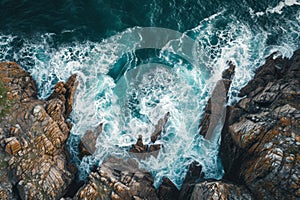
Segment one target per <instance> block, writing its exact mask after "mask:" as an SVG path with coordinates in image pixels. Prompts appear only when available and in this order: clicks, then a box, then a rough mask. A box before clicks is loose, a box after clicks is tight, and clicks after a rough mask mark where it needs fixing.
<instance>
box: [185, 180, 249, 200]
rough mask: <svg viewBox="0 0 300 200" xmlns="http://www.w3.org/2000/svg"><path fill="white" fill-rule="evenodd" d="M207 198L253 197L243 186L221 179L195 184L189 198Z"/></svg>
mask: <svg viewBox="0 0 300 200" xmlns="http://www.w3.org/2000/svg"><path fill="white" fill-rule="evenodd" d="M207 199H231V200H251V199H253V197H252V196H251V194H250V193H249V191H248V190H247V189H246V188H245V187H243V186H238V185H236V184H230V183H225V182H222V181H204V182H201V183H198V184H197V185H195V187H194V190H193V192H192V195H191V198H190V200H207Z"/></svg>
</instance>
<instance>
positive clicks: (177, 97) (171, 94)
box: [0, 1, 300, 187]
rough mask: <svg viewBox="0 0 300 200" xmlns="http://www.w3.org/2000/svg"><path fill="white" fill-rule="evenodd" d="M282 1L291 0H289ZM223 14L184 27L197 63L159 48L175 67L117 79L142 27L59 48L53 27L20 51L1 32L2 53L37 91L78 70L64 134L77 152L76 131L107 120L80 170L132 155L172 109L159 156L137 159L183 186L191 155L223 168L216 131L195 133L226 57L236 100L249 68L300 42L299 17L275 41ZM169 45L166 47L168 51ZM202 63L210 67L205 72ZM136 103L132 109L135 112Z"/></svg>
mask: <svg viewBox="0 0 300 200" xmlns="http://www.w3.org/2000/svg"><path fill="white" fill-rule="evenodd" d="M296 3H297V1H296ZM286 5H291V1H289V2H287V3H286ZM222 13H223V11H222V12H220V13H217V14H215V15H213V16H211V17H209V18H207V19H204V20H202V21H201V22H200V23H199V26H197V27H195V28H194V29H192V30H189V31H187V32H186V34H187V35H190V36H191V37H193V38H195V39H196V40H197V42H198V43H199V45H198V46H197V48H195V49H193V51H194V52H193V55H197V57H198V59H199V60H198V63H199V66H198V67H197V66H196V67H193V68H188V67H187V65H186V64H185V63H184V62H174V61H173V60H172V59H171V57H168V55H167V54H163V53H162V54H161V55H160V56H161V58H163V59H165V60H166V61H167V62H169V63H171V65H172V66H173V68H169V67H153V65H152V67H151V68H147V66H139V67H137V68H136V69H133V70H131V71H128V72H127V73H125V74H124V76H123V77H122V78H121V79H120V80H119V81H118V82H117V83H115V82H114V80H113V79H112V78H111V77H109V76H108V75H107V73H108V71H109V70H110V69H111V68H112V67H113V66H114V65H115V64H116V62H117V61H118V59H120V56H122V55H123V54H124V53H126V52H130V51H133V50H134V49H136V48H138V46H139V44H140V42H141V41H142V40H143V38H141V37H133V38H132V37H127V36H130V33H131V32H133V31H134V30H136V29H138V28H139V27H134V28H130V29H127V30H125V31H124V32H121V33H118V34H116V35H114V36H112V37H110V38H108V39H105V40H103V41H101V42H83V43H74V44H69V45H62V46H60V47H58V48H52V47H51V45H49V41H51V38H52V37H53V34H45V35H42V36H41V38H38V39H37V42H33V41H25V42H24V43H23V45H22V46H21V47H20V48H19V49H18V50H15V49H14V47H13V44H14V41H15V40H16V39H17V37H15V36H12V35H6V36H4V35H2V36H0V47H1V48H0V59H1V60H10V59H14V60H16V61H17V62H19V63H20V64H21V65H22V66H23V67H26V68H27V69H28V70H29V71H30V72H31V74H32V75H33V77H34V78H35V80H36V81H37V83H38V87H39V91H40V93H39V96H40V97H41V98H46V97H47V96H48V95H49V94H50V93H51V91H52V89H53V87H54V85H55V83H56V82H57V81H65V80H67V78H68V77H69V76H70V75H71V74H74V73H76V74H77V75H78V79H79V83H80V84H79V88H78V90H77V93H76V99H75V103H74V106H73V112H72V114H71V121H72V123H73V124H74V126H73V128H72V130H71V136H70V140H69V144H70V150H71V153H72V155H73V156H75V157H74V159H75V158H76V153H77V152H78V150H77V146H76V145H75V144H77V143H78V138H80V137H81V136H82V135H83V134H84V133H85V131H86V130H89V129H94V128H96V127H97V126H98V125H99V123H103V124H104V127H103V133H102V134H101V135H100V136H99V138H98V140H97V151H96V152H95V154H94V155H93V156H90V157H85V158H84V159H83V160H82V161H79V160H78V159H77V162H78V166H79V167H80V170H81V172H82V173H83V174H84V172H85V171H86V170H88V169H89V168H90V167H91V166H92V165H93V164H95V163H98V164H101V162H102V161H103V160H104V159H105V158H106V156H108V155H118V156H122V157H129V156H130V155H129V154H128V153H127V151H128V149H127V147H129V146H130V145H131V144H133V143H135V142H136V139H137V137H138V135H140V134H141V135H143V138H144V141H145V143H148V142H150V135H151V133H152V132H153V130H154V125H155V124H156V123H157V121H158V120H159V118H161V117H163V116H164V114H165V113H166V112H170V113H171V116H170V119H169V121H168V123H167V125H166V128H165V130H164V133H163V134H162V137H161V138H159V140H158V141H157V142H158V143H160V144H163V149H162V150H161V151H160V154H159V155H158V157H157V158H154V157H150V158H149V159H147V160H144V161H140V164H141V165H142V166H143V167H144V168H146V169H147V170H149V171H151V172H152V174H153V175H154V177H155V185H156V186H157V185H158V183H159V182H160V180H161V178H162V177H164V176H166V177H169V178H170V179H171V180H172V181H174V182H175V184H176V185H177V186H178V187H180V185H181V184H182V181H183V179H184V177H185V173H186V170H187V167H188V165H189V164H190V163H191V162H192V161H198V162H199V163H200V164H201V165H202V166H203V172H204V173H205V176H206V178H216V179H219V178H221V177H222V175H223V169H222V166H221V164H220V161H219V158H218V148H219V142H220V140H219V137H218V134H216V135H217V136H216V138H215V139H214V140H211V141H206V140H204V139H203V138H202V137H201V136H198V123H199V120H200V117H201V114H202V110H203V108H204V106H205V104H206V102H207V100H208V98H209V94H210V92H211V90H212V88H213V87H214V85H215V83H216V82H217V81H218V80H219V79H220V77H221V73H222V71H223V70H224V69H225V68H226V67H227V65H226V62H227V61H228V60H230V61H232V62H233V63H234V64H235V65H236V66H237V68H236V73H235V77H234V79H233V82H232V87H231V89H230V93H229V97H230V98H229V103H233V102H235V101H236V100H238V98H237V93H238V90H239V89H240V88H241V87H243V86H244V85H245V84H246V83H247V82H248V81H249V80H250V79H251V78H252V77H253V72H254V69H256V68H257V67H258V66H260V65H261V64H262V63H263V62H264V58H265V57H266V56H268V55H269V54H270V53H273V52H277V51H279V52H280V53H281V54H282V55H284V56H287V57H289V56H291V54H292V51H293V50H294V49H295V48H296V47H297V44H296V45H294V46H293V45H292V43H294V42H293V41H295V38H297V37H298V38H299V36H297V34H299V21H298V22H297V21H296V22H295V21H293V23H292V24H293V26H291V28H290V29H289V30H288V31H287V33H286V35H285V38H283V39H282V41H281V42H280V44H277V45H268V44H267V39H268V36H269V34H270V33H268V32H265V31H263V30H255V31H254V30H252V29H251V27H249V26H247V25H245V24H243V23H241V22H239V21H238V20H236V19H231V20H230V19H229V20H228V22H227V24H226V25H225V26H222V27H218V26H217V24H218V22H220V20H225V19H224V18H223V17H222ZM299 17H300V15H299V13H298V18H299ZM289 31H290V32H289ZM295 35H296V36H295ZM124 36H126V37H124ZM124 38H125V40H124ZM169 45H170V44H169ZM169 48H171V47H170V46H166V47H165V50H170V49H169ZM11 55H13V56H11ZM131 58H132V60H130V62H133V63H135V62H136V58H135V55H134V53H132V54H131ZM157 66H158V65H157ZM150 69H151V70H150ZM205 70H206V71H207V72H208V73H204V71H205ZM129 104H130V106H131V107H129V106H128V105H129ZM134 110H135V111H136V114H137V115H136V116H135V115H133V114H132V113H133V112H135V111H134ZM220 127H221V124H220ZM220 127H219V130H217V132H220ZM75 160H76V159H75Z"/></svg>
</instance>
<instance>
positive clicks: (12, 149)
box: [0, 62, 77, 199]
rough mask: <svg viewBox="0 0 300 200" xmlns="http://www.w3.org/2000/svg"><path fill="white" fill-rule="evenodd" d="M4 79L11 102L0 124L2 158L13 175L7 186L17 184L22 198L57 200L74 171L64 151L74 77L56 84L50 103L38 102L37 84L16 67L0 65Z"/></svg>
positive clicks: (6, 63)
mask: <svg viewBox="0 0 300 200" xmlns="http://www.w3.org/2000/svg"><path fill="white" fill-rule="evenodd" d="M0 79H1V83H2V85H3V87H5V88H6V91H7V92H6V95H5V97H6V98H7V101H8V102H10V105H9V112H8V113H6V114H5V115H4V116H3V117H2V120H1V122H0V129H1V131H0V140H1V144H2V147H3V148H2V149H1V153H0V154H1V155H2V156H4V157H5V158H4V161H7V162H6V163H5V164H6V166H7V169H6V170H7V171H6V174H7V176H9V177H10V178H9V179H7V180H6V181H5V183H4V184H3V185H5V184H7V185H9V184H11V185H13V186H14V188H16V190H15V192H17V194H16V196H19V197H20V198H21V199H59V198H60V197H61V196H63V195H64V194H65V192H66V191H67V187H68V185H69V184H70V183H71V181H72V180H73V179H74V174H75V173H76V168H75V167H74V166H72V165H70V164H69V162H68V158H69V155H68V152H67V151H66V140H67V138H68V136H69V133H70V128H71V125H70V124H69V123H67V122H66V120H67V118H68V116H69V114H70V112H71V111H72V103H73V100H74V93H75V89H76V86H77V83H76V76H72V77H71V78H70V79H69V80H68V81H67V83H66V84H64V83H62V82H60V83H58V84H57V85H56V87H55V89H54V90H55V91H54V92H53V94H52V95H51V96H50V97H49V99H48V100H47V101H45V100H39V99H38V98H37V87H36V84H35V81H34V80H33V79H32V77H31V76H30V74H29V73H28V72H26V71H24V70H23V69H22V68H21V67H20V66H19V65H17V64H16V63H13V62H5V63H0ZM1 171H2V170H1ZM1 185H2V184H1ZM8 189H9V188H8ZM8 193H12V190H8ZM0 195H1V191H0ZM9 195H11V194H9Z"/></svg>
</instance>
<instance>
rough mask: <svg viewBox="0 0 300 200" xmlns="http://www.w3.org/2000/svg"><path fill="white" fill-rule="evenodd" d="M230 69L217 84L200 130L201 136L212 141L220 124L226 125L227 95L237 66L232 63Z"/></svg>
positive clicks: (206, 108) (225, 71)
mask: <svg viewBox="0 0 300 200" xmlns="http://www.w3.org/2000/svg"><path fill="white" fill-rule="evenodd" d="M227 64H228V65H229V68H228V69H226V70H224V72H223V73H222V79H221V80H219V81H218V82H217V83H216V86H215V88H214V90H213V92H212V94H211V97H210V98H209V100H208V103H207V105H206V107H205V109H204V115H203V117H202V119H201V122H200V125H199V128H200V132H199V133H200V135H203V137H205V139H208V140H209V139H210V138H211V137H212V136H213V134H214V131H215V129H216V127H217V125H218V124H220V123H222V124H223V123H224V121H225V116H226V109H225V105H226V103H227V94H228V91H229V88H230V85H231V82H232V78H233V75H234V70H235V66H234V65H233V64H232V62H228V63H227Z"/></svg>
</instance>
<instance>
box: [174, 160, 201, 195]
mask: <svg viewBox="0 0 300 200" xmlns="http://www.w3.org/2000/svg"><path fill="white" fill-rule="evenodd" d="M203 180H204V173H203V172H202V166H201V165H200V164H199V163H197V162H193V163H191V164H190V166H189V169H188V172H187V174H186V176H185V179H184V181H183V184H182V186H181V188H180V193H179V197H178V199H179V200H185V199H190V198H191V195H192V192H193V190H194V187H195V185H196V184H198V183H200V182H201V181H203Z"/></svg>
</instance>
